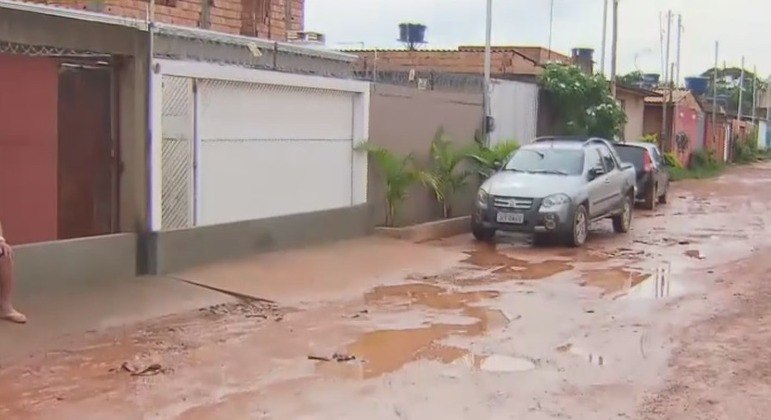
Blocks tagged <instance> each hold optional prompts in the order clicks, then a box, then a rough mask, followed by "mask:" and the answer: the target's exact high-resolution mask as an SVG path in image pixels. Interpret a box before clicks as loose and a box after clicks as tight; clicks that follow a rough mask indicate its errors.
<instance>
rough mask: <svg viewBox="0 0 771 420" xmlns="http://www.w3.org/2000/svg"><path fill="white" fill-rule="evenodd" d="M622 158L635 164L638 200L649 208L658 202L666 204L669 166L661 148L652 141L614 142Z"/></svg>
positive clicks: (651, 208)
mask: <svg viewBox="0 0 771 420" xmlns="http://www.w3.org/2000/svg"><path fill="white" fill-rule="evenodd" d="M613 147H614V148H615V149H616V152H618V155H619V156H620V157H621V160H623V161H624V162H629V163H631V164H632V165H634V169H635V171H636V172H637V200H640V201H642V202H643V207H644V208H646V209H648V210H653V209H655V208H656V204H657V203H661V204H666V202H667V193H668V192H669V168H668V167H667V165H666V163H665V162H664V159H663V157H662V156H661V152H659V148H658V147H656V145H655V144H652V143H614V144H613Z"/></svg>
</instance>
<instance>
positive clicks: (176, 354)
mask: <svg viewBox="0 0 771 420" xmlns="http://www.w3.org/2000/svg"><path fill="white" fill-rule="evenodd" d="M770 207H771V165H761V166H755V167H744V168H739V169H734V170H731V171H730V172H729V173H728V174H727V175H725V176H723V177H722V178H720V179H718V180H712V181H699V182H683V183H680V184H678V185H677V186H676V187H674V190H673V191H672V192H671V197H670V204H669V205H666V206H663V207H660V208H659V210H657V211H655V212H644V211H638V212H637V213H636V218H635V221H634V227H633V231H632V233H631V234H629V235H625V236H618V235H614V234H613V233H612V231H611V229H610V224H609V222H603V223H598V224H597V225H596V226H593V230H592V237H591V239H590V242H589V244H588V246H587V247H586V248H585V249H581V250H572V249H563V248H532V247H531V246H530V245H528V244H527V243H526V241H525V240H523V239H522V238H520V237H514V236H505V235H503V236H500V237H499V238H498V239H497V242H496V244H495V245H481V244H476V243H474V242H473V241H472V240H471V239H470V237H468V236H462V237H455V238H448V239H446V240H442V241H437V242H434V243H428V244H420V245H413V244H411V245H409V247H417V248H420V250H422V251H420V250H418V249H417V248H415V249H412V248H409V254H411V255H417V254H416V253H417V252H418V251H420V252H430V253H433V254H431V255H435V254H436V253H440V254H441V258H439V257H437V260H436V261H444V262H446V261H453V262H452V263H450V264H446V263H439V262H437V263H432V264H428V265H426V264H424V265H423V266H421V267H420V269H419V270H416V271H413V272H410V273H402V274H400V275H399V276H394V275H391V276H390V277H389V276H384V277H378V278H376V279H369V280H368V281H369V282H373V283H372V285H371V286H370V285H369V283H363V284H365V285H366V287H364V289H365V290H364V292H363V293H361V292H356V293H355V294H354V295H351V296H349V295H348V294H342V293H341V294H340V295H339V296H340V297H339V298H329V297H327V298H324V299H317V300H308V299H298V300H295V301H290V300H287V301H284V300H279V301H278V302H277V303H275V304H274V303H270V302H251V303H241V304H227V305H220V306H215V307H211V308H205V309H202V310H200V311H197V312H193V313H184V314H179V315H175V316H172V317H167V318H162V319H156V320H153V321H151V322H148V323H144V324H141V325H133V326H129V327H125V328H120V329H113V330H109V331H99V332H89V333H84V334H82V335H77V336H74V337H70V338H69V339H68V340H67V341H66V342H63V343H64V344H62V343H57V344H56V346H53V344H52V347H56V349H55V350H54V349H46V350H44V351H43V350H41V351H39V352H37V353H34V354H30V355H29V356H28V357H25V358H21V359H18V358H17V359H14V360H4V361H0V363H1V364H2V371H0V418H2V419H15V418H24V419H28V418H57V419H60V418H67V419H69V418H99V419H105V418H110V419H113V418H117V419H123V418H125V419H137V418H185V419H209V418H227V419H241V418H244V419H246V418H257V419H260V418H266V419H273V418H275V419H327V418H328V419H364V418H366V419H381V418H382V419H392V418H396V419H427V418H446V419H525V418H527V419H531V418H532V419H547V418H575V419H584V418H585V419H623V418H676V419H682V418H698V419H704V418H724V419H735V418H741V419H755V418H757V419H760V418H767V417H766V413H768V412H770V411H771V377H770V376H769V375H771V358H769V357H768V347H769V345H771V325H770V324H769V321H770V318H769V316H770V315H771V283H770V282H771V275H770V274H771V258H769V255H771V243H770V242H769V241H768V240H767V239H766V235H767V234H768V232H769V229H768V227H767V226H769V222H771V213H770V212H769V208H770ZM405 247H407V245H405ZM445 257H446V258H445ZM383 258H386V257H385V256H384V257H383ZM387 258H389V259H392V264H393V265H396V266H398V265H399V264H400V261H401V260H400V257H399V256H398V255H396V254H394V255H389V256H388V257H387ZM296 264H299V265H302V264H303V263H302V261H297V262H296ZM351 264H356V261H352V260H351V259H348V258H346V256H345V255H340V257H339V265H338V267H339V268H337V269H339V270H340V271H341V272H342V271H345V267H346V266H348V265H351ZM328 266H329V269H330V270H335V269H336V268H335V265H334V264H332V265H328ZM325 276H326V277H334V276H330V275H329V273H325ZM287 281H289V280H287ZM298 284H302V282H299V283H298ZM295 287H300V286H293V287H291V288H285V289H292V288H295ZM289 292H291V290H285V291H284V293H289Z"/></svg>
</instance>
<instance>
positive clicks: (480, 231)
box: [471, 222, 495, 242]
mask: <svg viewBox="0 0 771 420" xmlns="http://www.w3.org/2000/svg"><path fill="white" fill-rule="evenodd" d="M471 233H472V234H473V235H474V238H476V240H477V241H482V242H492V240H493V238H495V229H490V228H486V227H484V226H482V225H480V224H477V223H474V222H471Z"/></svg>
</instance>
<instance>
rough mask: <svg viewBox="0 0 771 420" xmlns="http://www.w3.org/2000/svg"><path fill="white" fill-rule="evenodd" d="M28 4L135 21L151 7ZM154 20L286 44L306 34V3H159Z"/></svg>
mask: <svg viewBox="0 0 771 420" xmlns="http://www.w3.org/2000/svg"><path fill="white" fill-rule="evenodd" d="M28 1H30V2H34V3H45V4H51V5H57V6H62V7H70V8H76V9H82V10H90V11H95V12H102V13H107V14H111V15H117V16H124V17H129V18H134V19H145V17H146V15H147V8H148V5H149V0H92V1H72V0H28ZM205 2H208V22H207V21H206V15H207V13H206V11H207V8H206V7H205V5H206V3H205ZM154 16H155V20H156V21H157V22H163V23H169V24H174V25H181V26H190V27H200V28H208V29H211V30H214V31H218V32H225V33H231V34H243V35H248V36H257V37H259V38H269V39H273V40H277V41H285V40H286V39H287V30H290V31H292V30H293V31H301V30H303V27H304V18H305V0H156V2H155V13H154Z"/></svg>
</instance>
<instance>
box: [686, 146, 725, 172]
mask: <svg viewBox="0 0 771 420" xmlns="http://www.w3.org/2000/svg"><path fill="white" fill-rule="evenodd" d="M715 166H720V162H718V160H717V159H716V158H715V155H714V154H713V153H712V151H707V150H703V149H702V150H697V151H695V152H693V153H692V154H691V161H690V162H689V164H688V168H689V169H698V168H711V167H715Z"/></svg>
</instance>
